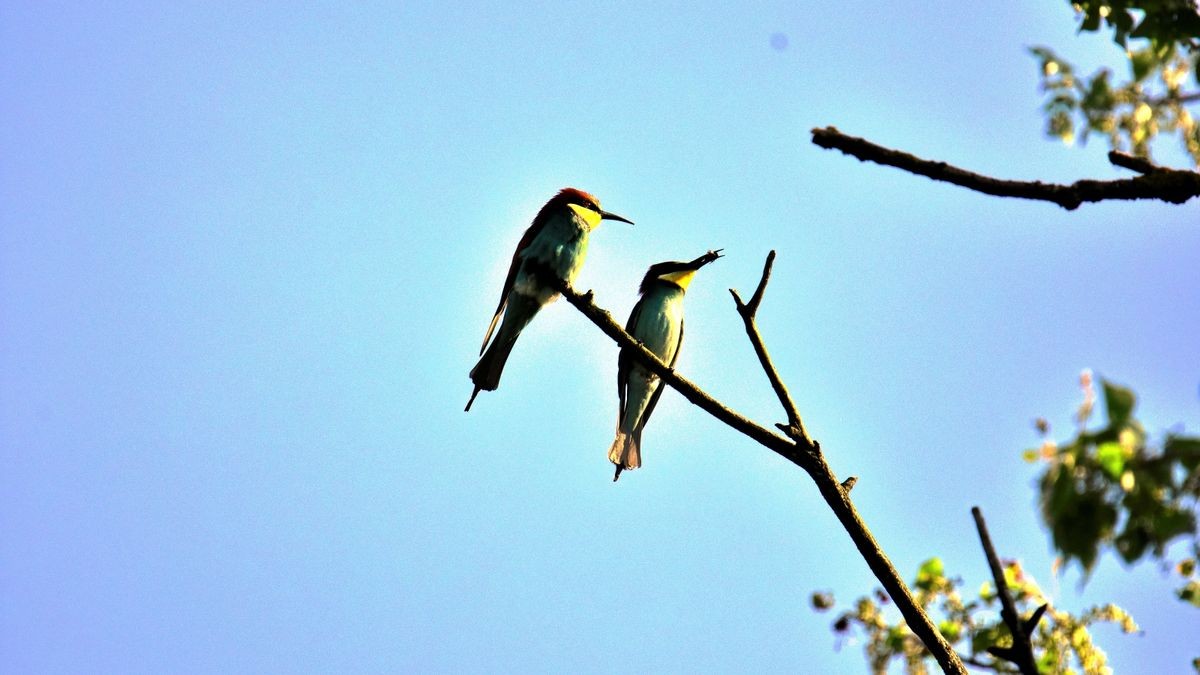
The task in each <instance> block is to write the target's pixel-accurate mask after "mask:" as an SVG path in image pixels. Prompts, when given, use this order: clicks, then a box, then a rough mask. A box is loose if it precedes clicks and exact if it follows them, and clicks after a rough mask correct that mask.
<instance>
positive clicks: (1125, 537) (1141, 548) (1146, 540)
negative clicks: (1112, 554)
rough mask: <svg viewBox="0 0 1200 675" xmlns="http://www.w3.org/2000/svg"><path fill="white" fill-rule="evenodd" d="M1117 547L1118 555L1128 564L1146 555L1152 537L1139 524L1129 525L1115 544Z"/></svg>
mask: <svg viewBox="0 0 1200 675" xmlns="http://www.w3.org/2000/svg"><path fill="white" fill-rule="evenodd" d="M1114 543H1115V544H1116V547H1117V553H1119V554H1120V555H1121V559H1122V560H1124V561H1125V562H1127V563H1132V562H1133V561H1135V560H1137V559H1138V558H1141V557H1142V556H1143V555H1145V553H1146V549H1147V548H1148V547H1149V546H1150V535H1149V534H1148V533H1147V532H1146V530H1145V528H1143V527H1142V526H1141V525H1139V524H1134V523H1128V524H1126V526H1125V531H1124V532H1122V533H1121V534H1120V536H1118V537H1117V540H1116V542H1114Z"/></svg>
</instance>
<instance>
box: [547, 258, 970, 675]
mask: <svg viewBox="0 0 1200 675" xmlns="http://www.w3.org/2000/svg"><path fill="white" fill-rule="evenodd" d="M706 255H711V252H710V254H706ZM774 261H775V252H774V251H771V253H770V254H769V255H768V256H767V261H766V264H765V265H764V266H763V273H762V278H761V279H760V280H759V282H758V286H757V288H756V289H755V291H754V294H753V295H752V296H751V298H750V301H749V302H744V301H743V300H742V298H741V296H740V295H738V293H737V291H735V290H733V289H730V293H731V294H732V295H733V299H734V304H735V306H736V309H737V312H738V314H739V315H740V316H741V318H742V322H743V323H744V324H745V328H746V335H747V336H748V337H749V339H750V342H751V344H752V345H753V347H754V351H755V353H756V354H757V355H758V360H759V363H760V364H761V365H762V368H763V371H764V372H765V373H766V375H767V378H768V380H769V381H770V383H771V387H772V388H773V389H774V390H775V394H776V396H778V398H779V402H780V404H781V405H782V406H783V410H784V413H785V414H786V415H787V418H788V421H787V422H786V423H780V424H776V427H778V428H779V429H780V430H781V431H782V432H783V433H784V434H786V435H785V436H781V435H779V434H778V433H775V432H773V431H770V430H768V429H766V428H765V427H763V426H761V425H759V424H758V423H756V422H754V421H752V420H750V419H749V418H747V417H745V416H744V415H742V414H740V413H738V412H736V411H734V410H732V409H731V408H729V407H728V406H726V405H725V404H723V403H721V402H720V401H718V400H717V399H715V398H713V397H712V396H711V395H709V394H708V393H707V392H705V391H704V390H703V389H701V388H700V387H698V386H697V385H696V384H695V383H693V382H692V381H691V380H688V379H687V378H685V377H683V376H682V375H680V374H679V373H677V372H675V370H674V369H673V368H671V367H670V366H669V365H667V364H666V363H664V362H663V361H662V360H660V359H659V358H658V357H657V356H655V355H654V353H653V352H651V351H650V350H648V349H647V348H646V347H645V346H644V345H643V344H642V343H640V342H638V341H637V340H635V339H634V338H633V337H632V336H630V335H629V333H627V332H626V331H625V330H624V329H623V328H622V327H621V325H620V324H618V323H617V322H616V321H614V320H613V317H612V315H611V314H609V313H608V312H606V311H605V310H603V309H601V308H600V307H598V306H596V304H595V303H594V302H593V296H592V292H591V291H588V292H586V293H579V292H577V291H576V290H575V289H574V288H572V287H571V285H570V284H568V283H567V282H566V281H564V280H563V279H561V278H557V277H554V276H553V275H547V277H546V278H544V280H543V281H544V283H546V284H547V285H548V286H550V287H551V288H553V289H554V290H556V291H558V292H559V293H561V294H562V296H563V297H564V298H566V299H567V302H569V303H571V305H572V306H573V307H575V309H577V310H579V311H580V313H582V314H583V315H584V316H585V317H587V319H588V320H589V321H591V322H592V323H594V324H595V325H596V326H597V327H598V328H599V329H600V330H601V331H602V332H604V334H605V335H607V336H608V337H609V338H611V339H612V340H613V341H614V342H616V343H617V345H618V346H619V347H620V348H621V349H622V350H625V351H627V352H628V353H629V354H630V355H631V357H632V358H633V359H635V360H636V361H637V362H638V363H639V364H641V365H642V366H643V367H645V368H646V369H648V370H649V371H651V372H653V373H654V374H656V375H658V376H659V377H660V378H662V381H663V382H664V383H666V384H667V385H668V386H670V387H672V388H673V389H675V390H676V391H678V392H679V393H680V394H682V395H683V397H684V398H686V399H687V400H688V401H689V402H691V403H692V404H693V405H695V406H697V407H699V408H701V409H702V410H704V411H705V412H707V413H708V414H710V415H712V416H713V417H715V418H717V419H718V420H720V421H721V422H724V423H725V424H726V425H727V426H729V427H731V428H733V429H735V430H737V431H739V432H741V433H742V434H743V435H745V436H748V437H749V438H751V439H753V440H754V441H756V442H757V443H759V444H760V445H762V446H763V447H766V448H767V449H769V450H771V451H772V452H775V453H776V454H778V455H779V456H781V457H783V458H784V459H786V460H788V461H789V462H791V463H793V464H795V465H796V466H799V467H800V468H802V469H804V471H805V472H806V473H807V474H808V475H809V477H810V478H812V480H813V482H814V483H815V484H816V486H817V490H818V491H819V492H820V493H821V496H822V497H823V498H824V499H825V502H826V504H828V505H829V508H830V509H831V510H832V511H833V513H834V515H835V516H837V519H838V521H839V522H840V523H841V524H842V527H843V528H844V529H845V530H846V533H847V534H849V535H850V539H851V540H852V541H853V542H854V545H855V547H856V548H857V549H858V551H859V554H860V555H861V556H862V557H863V559H864V560H865V561H866V563H867V565H868V566H869V567H870V568H871V571H872V572H873V573H874V574H875V577H876V578H877V579H879V582H880V583H881V584H882V585H883V587H884V589H885V590H886V591H887V593H888V595H889V596H891V598H892V600H893V602H895V603H896V607H897V608H898V609H899V610H900V612H901V614H902V615H903V616H904V619H905V621H906V622H907V624H908V625H909V627H910V628H911V629H912V631H913V633H915V634H916V635H917V637H918V638H919V639H920V640H921V642H922V643H923V644H924V645H925V647H926V648H927V649H928V650H929V652H930V654H932V655H933V657H934V658H935V659H936V660H937V662H938V665H939V666H941V668H942V670H943V671H944V672H947V673H966V669H965V667H964V666H963V662H962V659H961V658H960V657H959V656H958V654H957V653H956V652H955V651H954V649H953V648H952V647H951V646H950V644H949V643H948V642H946V640H945V638H943V637H942V635H941V633H940V632H939V631H938V629H937V628H936V627H935V626H934V624H933V622H932V621H930V619H929V616H928V615H926V614H925V612H924V610H922V609H921V607H920V605H918V604H917V602H916V601H915V600H914V598H913V596H912V593H911V592H910V591H909V589H908V586H907V585H906V584H905V583H904V581H903V580H902V579H901V578H900V575H899V574H898V573H897V572H896V568H895V567H894V566H893V565H892V563H891V561H890V560H889V559H888V557H887V555H886V554H885V553H884V552H883V549H882V548H880V546H879V544H878V542H876V541H875V537H874V536H873V535H872V534H871V531H870V530H869V529H868V528H867V525H866V523H865V522H863V520H862V518H861V517H860V516H859V514H858V511H857V510H856V509H855V507H854V504H853V502H851V501H850V488H852V487H853V486H854V483H855V479H854V478H849V479H847V480H846V481H845V483H841V482H838V479H837V477H836V476H835V474H834V473H833V470H832V469H831V468H830V467H829V464H828V463H827V462H826V461H825V457H824V454H823V453H822V451H821V446H820V445H819V444H818V443H817V442H816V441H815V440H813V439H812V438H811V437H810V436H809V434H808V432H807V431H806V430H805V428H804V423H803V421H802V420H801V417H800V413H799V411H798V409H797V408H796V404H795V402H794V401H793V400H792V398H791V395H790V394H789V393H788V390H787V387H786V386H785V385H784V383H783V379H782V378H781V377H780V376H779V372H778V371H777V370H776V369H775V366H774V364H773V363H772V362H771V358H770V355H769V354H768V353H767V348H766V344H765V342H764V341H763V338H762V335H761V334H760V333H759V331H758V326H757V324H756V323H755V317H756V315H757V312H758V308H759V305H760V304H761V303H762V299H763V294H764V293H765V291H766V287H767V282H768V281H769V279H770V276H771V267H772V265H773V264H774Z"/></svg>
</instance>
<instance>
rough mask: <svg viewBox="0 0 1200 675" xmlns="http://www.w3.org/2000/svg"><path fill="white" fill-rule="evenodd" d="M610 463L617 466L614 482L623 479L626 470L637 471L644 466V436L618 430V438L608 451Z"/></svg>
mask: <svg viewBox="0 0 1200 675" xmlns="http://www.w3.org/2000/svg"><path fill="white" fill-rule="evenodd" d="M608 461H610V462H612V463H613V464H616V465H617V471H616V473H615V474H614V475H613V480H614V481H615V480H617V479H618V478H620V477H621V472H622V471H624V470H626V469H636V468H638V467H639V466H641V465H642V435H641V433H639V432H634V433H626V432H624V431H621V430H617V437H616V438H615V439H614V440H613V444H612V446H611V447H610V448H609V449H608Z"/></svg>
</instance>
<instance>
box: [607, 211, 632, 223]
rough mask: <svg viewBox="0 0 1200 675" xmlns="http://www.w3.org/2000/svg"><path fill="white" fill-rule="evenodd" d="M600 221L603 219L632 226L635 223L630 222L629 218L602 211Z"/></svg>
mask: <svg viewBox="0 0 1200 675" xmlns="http://www.w3.org/2000/svg"><path fill="white" fill-rule="evenodd" d="M600 219H601V220H619V221H621V222H622V223H629V224H630V225H632V224H633V221H632V220H630V219H628V218H626V217H625V216H618V215H617V214H615V213H609V212H608V211H601V212H600Z"/></svg>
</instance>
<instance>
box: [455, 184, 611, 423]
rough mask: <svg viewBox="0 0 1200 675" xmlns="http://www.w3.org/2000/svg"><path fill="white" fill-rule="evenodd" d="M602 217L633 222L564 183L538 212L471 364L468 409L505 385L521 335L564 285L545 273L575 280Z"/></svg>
mask: <svg viewBox="0 0 1200 675" xmlns="http://www.w3.org/2000/svg"><path fill="white" fill-rule="evenodd" d="M601 220H619V221H622V222H625V223H629V224H630V225H632V224H633V221H631V220H628V219H626V218H623V217H622V216H618V215H617V214H615V213H609V212H608V211H605V210H603V209H601V208H600V200H599V199H596V198H595V197H594V196H592V195H590V194H588V193H586V192H584V191H583V190H578V189H576V188H564V189H562V190H561V191H559V193H558V194H556V195H554V196H553V197H551V198H550V201H548V202H546V205H545V206H543V207H542V208H541V210H540V211H538V213H537V215H536V216H534V218H533V223H532V224H531V225H530V226H529V229H527V230H525V235H524V236H522V237H521V241H520V243H518V244H517V250H516V252H515V253H513V258H512V263H511V264H510V265H509V268H508V276H507V277H506V278H505V279H504V288H503V289H502V290H501V292H500V304H498V305H497V306H496V313H495V314H493V315H492V322H491V323H490V324H489V325H488V329H487V333H486V334H485V335H484V336H483V347H481V348H480V353H481V354H482V356H480V358H479V362H478V363H476V364H475V367H474V368H472V369H471V381H472V382H473V383H474V384H475V391H473V392H472V393H471V399H470V400H469V401H467V407H466V409H467V410H470V409H471V404H472V403H474V402H475V397H476V396H478V395H479V392H480V391H494V390H495V389H496V387H498V386H500V374H501V373H502V372H503V371H504V364H505V362H506V361H508V355H509V353H511V352H512V348H513V345H514V344H516V342H517V337H518V336H520V335H521V331H522V330H524V329H525V327H526V326H528V325H529V322H530V321H532V320H533V317H534V316H536V315H537V313H538V312H539V311H540V310H541V309H542V307H545V306H546V305H548V304H550V303H551V302H552V301H554V300H555V299H557V298H558V291H556V290H555V289H553V288H552V287H550V286H548V285H546V284H545V283H544V281H543V280H544V278H545V277H544V275H546V274H552V275H554V276H555V277H557V278H559V279H562V280H563V281H566V282H567V283H568V284H572V283H574V281H575V277H576V276H578V274H579V270H580V269H581V268H582V267H583V260H584V258H585V257H586V256H587V248H588V235H589V234H591V232H592V230H594V229H596V226H598V225H599V224H600V221H601ZM501 315H503V316H504V319H503V321H501V318H500V317H501ZM497 324H499V326H500V330H499V331H496V325H497ZM493 333H494V334H495V339H492V337H493ZM489 341H490V343H491V344H490V345H489Z"/></svg>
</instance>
